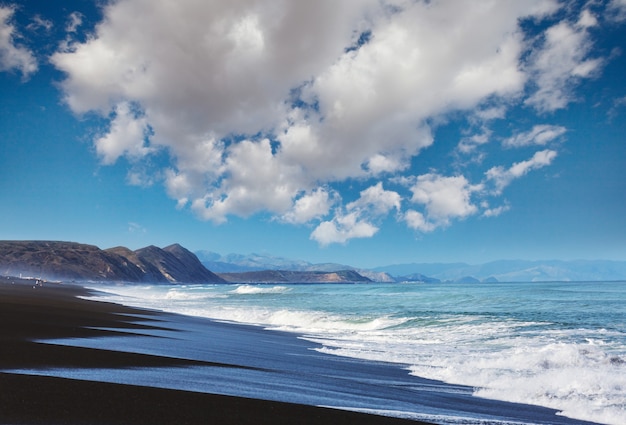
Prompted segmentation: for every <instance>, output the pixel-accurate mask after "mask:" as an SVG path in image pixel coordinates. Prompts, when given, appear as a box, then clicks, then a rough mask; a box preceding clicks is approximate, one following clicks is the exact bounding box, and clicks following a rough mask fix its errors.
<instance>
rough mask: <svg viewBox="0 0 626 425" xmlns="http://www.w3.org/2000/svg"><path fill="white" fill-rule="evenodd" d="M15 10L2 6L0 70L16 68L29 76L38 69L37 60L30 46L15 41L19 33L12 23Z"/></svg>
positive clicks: (0, 20) (0, 16)
mask: <svg viewBox="0 0 626 425" xmlns="http://www.w3.org/2000/svg"><path fill="white" fill-rule="evenodd" d="M14 12H15V10H14V8H13V7H10V6H0V71H11V70H14V69H16V70H18V71H19V72H20V73H21V74H22V76H23V77H24V78H28V77H29V76H30V75H31V74H33V73H34V72H36V71H37V60H36V59H35V56H34V55H33V53H32V52H31V51H30V50H29V49H28V48H26V47H24V46H19V45H17V44H16V43H15V39H16V38H17V37H19V34H18V33H17V30H16V29H15V26H13V24H12V23H11V18H12V17H13V13H14Z"/></svg>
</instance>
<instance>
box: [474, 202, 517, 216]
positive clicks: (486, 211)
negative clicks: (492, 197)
mask: <svg viewBox="0 0 626 425" xmlns="http://www.w3.org/2000/svg"><path fill="white" fill-rule="evenodd" d="M481 207H482V208H483V214H482V215H483V217H497V216H499V215H500V214H502V213H504V212H506V211H508V210H510V209H511V206H510V205H509V204H504V205H500V206H499V207H494V208H491V207H489V204H488V203H487V201H484V202H483V203H482V205H481Z"/></svg>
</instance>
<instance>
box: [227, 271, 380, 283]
mask: <svg viewBox="0 0 626 425" xmlns="http://www.w3.org/2000/svg"><path fill="white" fill-rule="evenodd" d="M219 276H220V277H221V278H223V279H224V280H226V281H228V282H230V283H368V282H371V280H370V279H368V278H366V277H364V276H361V275H360V274H359V273H357V272H355V271H353V270H340V271H335V272H321V271H291V270H262V271H253V272H240V273H220V274H219Z"/></svg>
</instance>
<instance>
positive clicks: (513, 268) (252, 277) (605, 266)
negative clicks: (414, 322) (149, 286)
mask: <svg viewBox="0 0 626 425" xmlns="http://www.w3.org/2000/svg"><path fill="white" fill-rule="evenodd" d="M20 274H22V275H27V276H33V277H39V278H45V279H49V280H55V279H56V280H76V281H84V280H94V281H124V282H151V283H347V282H352V283H359V282H360V283H363V282H424V283H437V282H449V281H452V282H464V283H475V282H481V281H482V282H497V281H501V282H521V281H524V282H531V281H611V280H626V261H604V260H596V261H589V260H577V261H557V260H554V261H523V260H502V261H493V262H488V263H484V264H479V265H471V264H466V263H407V264H395V265H388V266H382V267H376V268H373V269H359V268H355V267H352V266H349V265H344V264H336V263H321V264H314V263H309V262H307V261H303V260H292V259H288V258H284V257H276V256H271V255H262V254H250V255H242V254H229V255H226V256H222V255H220V254H217V253H214V252H211V251H197V252H195V253H192V252H191V251H189V250H187V249H185V248H183V247H182V246H181V245H179V244H173V245H169V246H167V247H165V248H159V247H156V246H152V245H151V246H148V247H145V248H141V249H137V250H135V251H132V250H130V249H128V248H125V247H115V248H109V249H104V250H103V249H100V248H98V247H96V246H93V245H86V244H80V243H76V242H58V241H0V275H5V276H10V275H13V276H17V275H20Z"/></svg>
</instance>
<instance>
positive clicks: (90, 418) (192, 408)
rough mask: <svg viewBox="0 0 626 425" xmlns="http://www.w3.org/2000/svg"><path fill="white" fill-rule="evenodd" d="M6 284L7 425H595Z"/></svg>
mask: <svg viewBox="0 0 626 425" xmlns="http://www.w3.org/2000/svg"><path fill="white" fill-rule="evenodd" d="M5 279H6V278H2V283H0V320H1V321H2V328H1V331H0V424H196V423H198V424H200V423H202V424H207V423H216V424H247V423H250V424H252V423H254V424H259V423H268V424H282V423H289V424H294V423H298V424H330V423H333V424H334V423H341V424H351V423H355V424H356V423H358V424H402V423H406V424H409V423H411V424H420V423H421V424H423V423H424V422H419V421H415V420H412V419H416V418H419V419H422V420H423V419H426V420H428V421H430V422H434V423H452V422H455V423H456V421H455V419H454V418H457V419H458V418H464V419H463V420H465V421H466V422H463V423H490V421H491V420H493V421H494V422H492V423H506V422H509V421H510V422H514V423H537V424H563V425H565V424H568V425H573V424H588V422H583V421H576V420H571V419H568V418H565V417H562V416H558V415H556V412H555V411H554V410H551V409H545V408H540V407H536V406H529V405H523V404H514V403H505V402H498V401H493V400H486V399H480V398H477V397H474V396H473V395H472V389H471V388H468V387H462V386H454V385H448V384H444V383H441V382H437V381H429V380H426V379H421V378H418V377H415V376H410V375H409V374H408V372H407V371H406V370H404V369H402V368H401V367H399V366H398V365H394V364H387V363H376V362H368V361H364V360H358V359H351V358H343V357H339V356H332V355H327V354H323V353H320V352H318V351H316V350H314V349H313V348H316V347H318V346H317V345H316V344H314V343H312V342H309V341H305V340H303V339H300V338H298V337H297V336H296V335H293V334H290V333H282V332H274V331H267V330H264V329H262V328H259V327H254V326H245V325H236V324H230V323H220V322H215V321H211V320H207V319H202V318H194V317H187V316H178V315H172V314H168V313H160V312H154V311H146V310H140V309H134V308H130V307H125V306H121V305H117V304H112V303H105V302H97V301H92V300H86V299H83V298H77V297H78V296H81V295H88V294H89V293H90V292H89V290H87V289H84V288H82V287H80V286H74V285H65V284H51V283H50V284H45V285H44V286H42V287H39V286H34V285H33V282H32V281H25V282H24V281H22V282H19V281H17V280H15V279H14V280H13V281H14V282H15V283H11V282H12V281H11V280H5ZM44 375H48V376H44ZM315 406H332V407H334V408H326V407H315ZM342 408H343V409H342ZM344 409H350V410H352V411H350V410H344ZM355 410H357V411H358V410H361V411H363V412H367V413H360V412H355ZM370 413H376V414H370ZM379 414H389V415H392V416H400V417H407V418H410V419H403V418H397V417H396V418H394V417H388V416H379ZM446 418H447V419H446ZM450 418H452V420H449V419H450Z"/></svg>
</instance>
